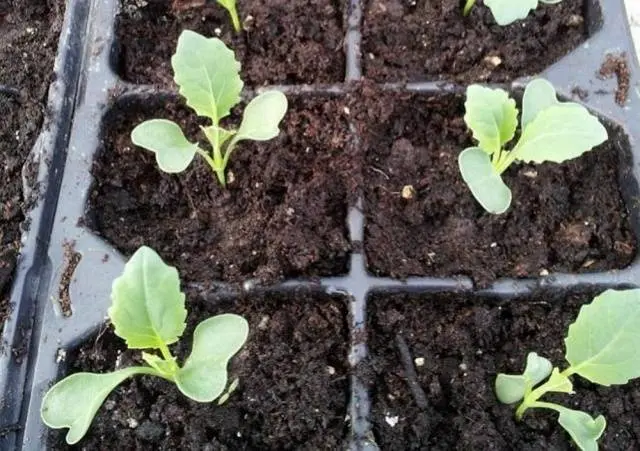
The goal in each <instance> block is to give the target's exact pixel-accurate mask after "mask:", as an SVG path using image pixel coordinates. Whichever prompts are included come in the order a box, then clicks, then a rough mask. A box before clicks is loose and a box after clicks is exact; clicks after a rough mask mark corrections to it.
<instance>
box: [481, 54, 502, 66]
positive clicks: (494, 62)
mask: <svg viewBox="0 0 640 451" xmlns="http://www.w3.org/2000/svg"><path fill="white" fill-rule="evenodd" d="M484 62H485V63H487V64H489V65H491V66H493V67H498V66H499V65H500V64H502V58H500V57H499V56H495V55H494V56H486V57H485V58H484Z"/></svg>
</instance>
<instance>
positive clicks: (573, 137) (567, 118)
mask: <svg viewBox="0 0 640 451" xmlns="http://www.w3.org/2000/svg"><path fill="white" fill-rule="evenodd" d="M607 137H608V136H607V130H606V129H605V128H604V126H603V125H602V124H601V123H600V122H599V121H598V119H597V118H596V117H595V116H592V115H591V114H589V112H588V111H587V109H586V108H584V107H583V106H581V105H578V104H576V103H562V104H558V105H554V106H552V107H549V108H547V109H545V110H544V111H541V112H539V113H538V115H537V116H536V118H535V119H534V120H533V121H532V122H531V123H529V125H528V126H527V128H526V129H525V130H524V132H523V133H522V137H521V138H520V141H518V144H517V145H516V147H515V148H514V149H513V150H512V152H514V157H515V158H516V159H517V160H521V161H524V162H527V163H530V162H533V163H542V162H544V161H553V162H555V163H561V162H563V161H567V160H570V159H572V158H577V157H579V156H580V155H582V154H583V153H585V152H587V151H589V150H591V149H592V148H593V147H595V146H597V145H599V144H602V143H603V142H604V141H606V140H607Z"/></svg>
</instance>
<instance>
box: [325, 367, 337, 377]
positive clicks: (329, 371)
mask: <svg viewBox="0 0 640 451" xmlns="http://www.w3.org/2000/svg"><path fill="white" fill-rule="evenodd" d="M327 373H329V374H330V375H331V376H333V375H334V374H336V369H335V368H334V367H332V366H327Z"/></svg>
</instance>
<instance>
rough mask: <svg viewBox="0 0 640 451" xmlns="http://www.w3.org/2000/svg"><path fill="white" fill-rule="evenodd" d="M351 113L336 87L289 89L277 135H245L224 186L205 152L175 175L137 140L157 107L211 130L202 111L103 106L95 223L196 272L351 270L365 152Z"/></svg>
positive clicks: (251, 274)
mask: <svg viewBox="0 0 640 451" xmlns="http://www.w3.org/2000/svg"><path fill="white" fill-rule="evenodd" d="M348 114H349V109H348V108H345V106H344V104H343V102H342V100H340V99H339V98H332V97H323V96H320V97H315V98H314V97H311V98H310V97H304V98H303V97H296V96H289V111H288V112H287V114H286V116H285V119H284V120H283V122H282V123H281V125H280V128H281V130H282V131H281V133H280V135H279V136H278V137H277V138H275V139H273V140H271V141H267V142H262V143H254V142H251V141H244V142H242V143H241V144H239V145H238V147H237V148H236V149H235V151H234V153H233V156H232V157H231V159H230V164H229V167H228V171H227V181H228V184H227V188H226V189H223V188H222V187H221V186H220V185H219V183H218V181H217V179H216V178H215V175H214V173H213V172H212V171H211V169H210V167H209V166H208V165H207V164H206V163H205V162H204V161H203V159H202V158H200V157H198V156H196V159H195V160H194V162H193V163H192V164H191V165H190V167H189V168H188V169H187V170H186V171H185V172H184V173H181V174H177V175H168V174H164V173H162V172H161V171H160V170H159V169H158V167H157V165H156V162H155V157H154V154H153V153H151V152H149V151H146V150H144V149H141V148H138V147H136V146H134V145H133V144H132V143H131V139H130V133H131V130H132V129H133V128H134V127H135V126H136V125H137V124H139V123H140V122H142V121H143V120H146V119H151V118H154V117H158V118H168V119H172V120H174V121H176V122H178V123H179V124H180V125H181V126H182V128H183V130H185V131H186V135H187V136H188V137H189V138H190V139H192V140H195V139H196V138H197V137H200V138H201V139H204V137H203V136H201V135H199V133H200V131H199V129H198V124H197V123H196V121H195V114H193V113H191V111H190V110H188V109H187V108H185V107H184V106H182V104H179V103H176V102H174V101H171V100H168V99H166V101H164V100H162V99H159V98H154V99H141V100H139V101H137V102H135V103H130V102H125V103H123V104H121V105H119V106H117V107H115V108H114V109H112V110H111V112H110V113H109V115H108V117H107V118H106V122H105V123H106V125H105V128H104V149H103V151H102V152H100V155H99V156H98V157H97V160H96V162H95V164H94V167H93V175H94V176H95V177H96V182H95V185H94V187H93V189H92V192H91V195H90V197H91V200H90V208H89V213H88V215H87V220H88V223H89V225H90V226H91V227H92V228H93V229H94V230H95V231H97V232H98V233H99V234H100V235H102V236H103V237H105V238H106V239H107V240H109V242H111V243H113V244H114V245H115V246H116V247H117V248H118V249H119V250H120V251H122V252H123V253H125V254H126V255H130V254H132V253H133V252H135V250H136V249H137V248H138V247H139V246H141V245H142V244H146V245H148V246H150V247H152V248H154V249H155V250H156V251H157V252H158V253H159V254H160V255H162V257H163V258H164V259H166V260H167V261H168V262H169V263H170V264H172V265H176V266H177V267H178V268H180V272H181V274H182V275H183V278H184V279H186V280H189V281H198V282H200V283H205V284H206V283H208V282H209V281H214V280H216V281H225V282H243V281H245V280H248V279H257V281H259V282H263V283H273V282H275V281H278V280H281V279H283V278H292V277H297V276H311V277H313V276H324V275H338V274H343V273H346V271H347V270H348V260H349V254H350V244H349V241H348V230H347V224H346V215H347V206H348V204H349V202H350V199H351V198H354V197H355V194H353V193H355V183H356V180H355V178H354V177H352V174H353V173H354V169H353V166H354V165H355V164H357V161H358V159H357V158H356V157H355V156H354V152H355V150H354V149H355V146H353V145H352V144H351V142H350V141H349V139H350V138H349V125H348ZM201 142H203V141H201ZM203 145H204V144H203Z"/></svg>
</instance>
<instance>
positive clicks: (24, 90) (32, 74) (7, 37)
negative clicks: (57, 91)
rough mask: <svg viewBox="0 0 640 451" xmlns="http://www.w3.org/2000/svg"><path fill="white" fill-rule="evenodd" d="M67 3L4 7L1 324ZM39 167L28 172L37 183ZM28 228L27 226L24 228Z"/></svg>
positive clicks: (25, 0) (51, 0) (17, 2)
mask: <svg viewBox="0 0 640 451" xmlns="http://www.w3.org/2000/svg"><path fill="white" fill-rule="evenodd" d="M64 4H65V2H64V0H46V1H45V0H12V1H0V161H1V162H2V163H1V164H0V180H2V183H1V184H0V323H1V324H4V320H5V319H6V317H7V315H8V314H9V313H10V311H11V308H10V306H9V305H8V302H9V290H10V288H11V278H12V275H13V270H14V268H15V264H16V258H17V256H18V252H19V249H20V236H21V234H22V230H21V229H22V227H21V226H22V225H23V222H24V219H25V213H26V211H27V210H28V209H29V206H30V204H31V201H32V200H33V199H26V198H25V193H24V192H23V177H22V175H23V174H22V171H23V166H25V164H26V163H27V159H28V156H29V152H30V151H31V148H32V147H33V144H34V142H35V140H36V138H37V136H38V133H39V131H40V127H41V126H42V120H43V116H44V113H45V108H46V99H47V90H48V88H49V84H50V83H51V82H52V81H53V72H52V68H53V60H54V58H55V53H56V47H57V45H58V38H59V35H60V29H61V24H62V19H63V15H64ZM36 171H37V168H36V167H26V168H25V175H26V177H27V178H28V179H29V180H30V181H33V176H34V174H35V172H36ZM24 226H25V227H26V225H24Z"/></svg>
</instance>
